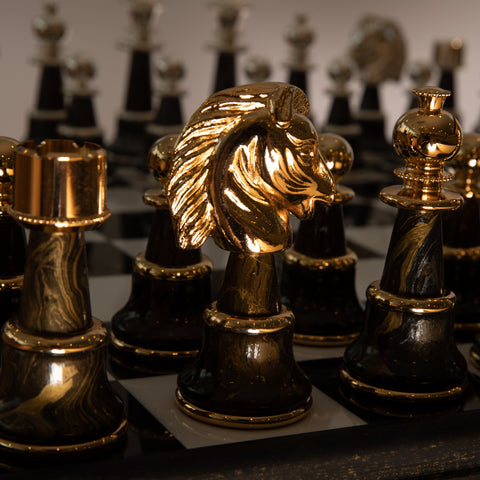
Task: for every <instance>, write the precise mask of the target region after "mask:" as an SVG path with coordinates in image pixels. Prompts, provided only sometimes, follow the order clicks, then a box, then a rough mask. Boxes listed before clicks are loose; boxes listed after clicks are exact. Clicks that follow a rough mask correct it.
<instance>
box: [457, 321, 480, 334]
mask: <svg viewBox="0 0 480 480" xmlns="http://www.w3.org/2000/svg"><path fill="white" fill-rule="evenodd" d="M454 328H455V330H457V331H459V332H480V323H474V322H472V323H467V322H465V323H460V322H458V323H457V322H455V324H454Z"/></svg>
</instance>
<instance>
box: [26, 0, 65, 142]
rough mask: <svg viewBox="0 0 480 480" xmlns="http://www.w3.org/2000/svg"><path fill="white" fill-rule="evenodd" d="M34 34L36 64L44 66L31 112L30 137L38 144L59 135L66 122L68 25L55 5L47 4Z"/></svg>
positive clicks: (34, 25) (28, 134)
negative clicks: (64, 41)
mask: <svg viewBox="0 0 480 480" xmlns="http://www.w3.org/2000/svg"><path fill="white" fill-rule="evenodd" d="M32 27H33V31H34V33H35V35H36V36H37V37H38V39H39V50H38V54H37V55H36V56H35V57H34V58H33V61H34V62H35V63H37V64H39V65H40V67H41V79H40V86H39V90H38V97H37V103H36V107H35V109H34V110H33V111H32V112H31V113H30V118H29V126H28V133H27V138H29V139H32V140H35V141H36V142H37V143H39V142H40V141H42V140H43V139H44V138H55V137H56V136H57V130H56V128H57V125H58V123H59V122H61V121H63V120H65V118H66V115H67V112H66V110H65V108H64V103H63V81H62V72H61V64H62V59H61V57H60V40H61V39H62V37H63V36H64V33H65V22H64V21H63V19H62V18H61V17H60V15H59V14H58V10H57V6H56V5H55V4H54V3H47V4H46V5H45V7H44V10H43V12H42V13H41V14H40V15H38V16H36V17H35V18H34V19H33V24H32Z"/></svg>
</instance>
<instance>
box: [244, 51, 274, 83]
mask: <svg viewBox="0 0 480 480" xmlns="http://www.w3.org/2000/svg"><path fill="white" fill-rule="evenodd" d="M245 73H246V75H247V77H248V79H249V80H250V83H260V82H264V81H265V80H267V79H268V77H270V73H271V68H270V64H269V63H268V61H267V60H265V59H264V58H261V57H251V58H249V59H248V60H247V63H246V64H245Z"/></svg>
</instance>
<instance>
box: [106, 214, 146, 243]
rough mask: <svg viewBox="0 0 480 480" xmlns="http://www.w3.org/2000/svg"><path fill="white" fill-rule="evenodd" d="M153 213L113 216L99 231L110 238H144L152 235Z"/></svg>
mask: <svg viewBox="0 0 480 480" xmlns="http://www.w3.org/2000/svg"><path fill="white" fill-rule="evenodd" d="M152 220H153V211H152V212H137V213H122V214H114V215H112V216H111V217H110V218H109V219H108V220H107V221H106V222H105V223H104V224H103V225H102V226H101V227H100V228H99V229H98V231H99V232H101V233H102V234H104V235H105V236H106V237H108V238H144V237H148V235H149V234H150V228H151V226H152Z"/></svg>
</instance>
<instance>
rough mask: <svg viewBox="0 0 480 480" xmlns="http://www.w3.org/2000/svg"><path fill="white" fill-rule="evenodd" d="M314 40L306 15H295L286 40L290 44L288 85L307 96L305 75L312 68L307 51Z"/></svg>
mask: <svg viewBox="0 0 480 480" xmlns="http://www.w3.org/2000/svg"><path fill="white" fill-rule="evenodd" d="M314 38H315V35H314V32H313V30H312V28H311V27H310V26H309V25H308V22H307V16H306V15H301V14H300V15H297V16H296V17H295V23H294V24H293V25H292V26H291V27H290V28H289V29H288V30H287V34H286V40H287V42H288V43H289V44H290V47H291V48H290V60H289V61H288V63H287V67H288V69H289V78H288V83H290V84H292V85H295V86H296V87H298V88H300V89H301V90H303V91H304V92H305V93H306V94H307V95H308V88H307V73H308V71H309V70H310V69H311V68H312V66H311V65H310V64H309V62H308V49H309V47H310V45H311V44H312V42H313V40H314Z"/></svg>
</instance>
